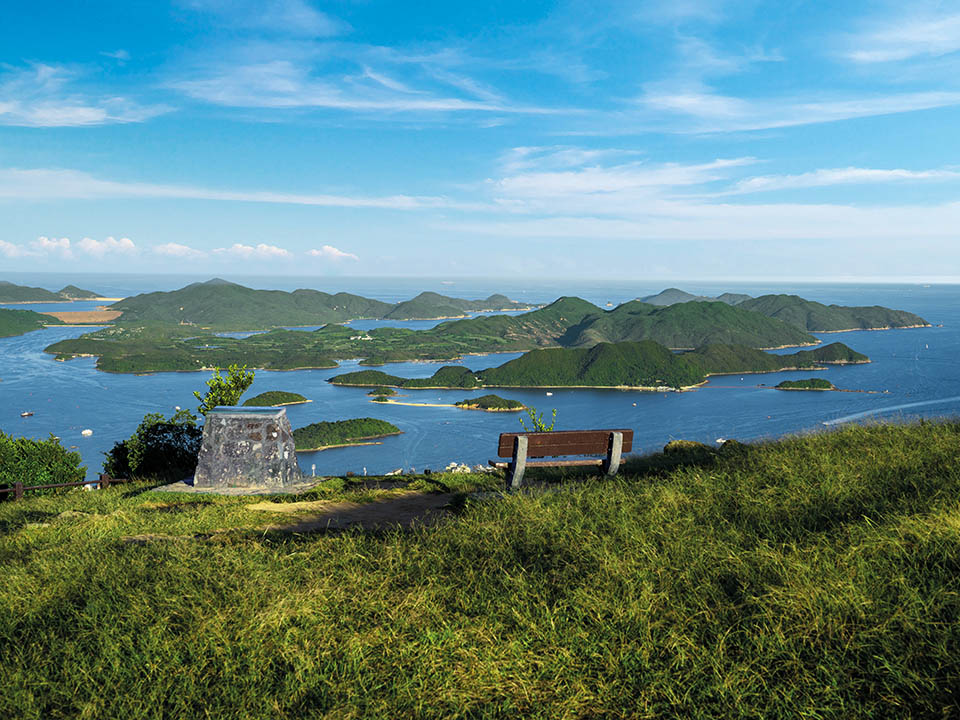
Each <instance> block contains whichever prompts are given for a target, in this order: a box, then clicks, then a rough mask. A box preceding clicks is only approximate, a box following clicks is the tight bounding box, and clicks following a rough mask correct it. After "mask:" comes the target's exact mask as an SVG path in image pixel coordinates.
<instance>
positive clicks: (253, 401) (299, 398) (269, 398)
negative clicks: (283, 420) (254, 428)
mask: <svg viewBox="0 0 960 720" xmlns="http://www.w3.org/2000/svg"><path fill="white" fill-rule="evenodd" d="M307 402H310V401H309V400H307V398H305V397H304V396H303V395H301V394H300V393H294V392H286V391H284V390H268V391H266V392H262V393H260V394H259V395H255V396H254V397H252V398H248V399H247V400H245V401H244V403H243V404H244V405H247V406H250V407H279V406H281V405H299V404H301V403H307Z"/></svg>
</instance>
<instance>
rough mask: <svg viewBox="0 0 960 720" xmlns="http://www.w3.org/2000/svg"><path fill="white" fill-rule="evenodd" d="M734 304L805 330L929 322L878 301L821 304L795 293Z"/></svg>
mask: <svg viewBox="0 0 960 720" xmlns="http://www.w3.org/2000/svg"><path fill="white" fill-rule="evenodd" d="M738 307H740V308H743V309H744V310H752V311H754V312H758V313H761V314H763V315H766V316H768V317H772V318H777V319H778V320H782V321H783V322H785V323H787V324H789V325H793V326H795V327H798V328H803V329H804V330H807V331H808V332H830V331H839V330H881V329H884V330H885V329H887V328H907V327H929V325H930V323H928V322H927V321H926V320H924V319H923V318H922V317H920V316H919V315H914V314H913V313H910V312H906V311H904V310H891V309H890V308H886V307H881V306H879V305H873V306H871V307H846V306H843V305H824V304H823V303H818V302H814V301H813V300H804V299H803V298H802V297H799V296H798V295H762V296H760V297H758V298H751V299H749V300H745V301H743V302H742V303H741V304H740V305H739V306H738Z"/></svg>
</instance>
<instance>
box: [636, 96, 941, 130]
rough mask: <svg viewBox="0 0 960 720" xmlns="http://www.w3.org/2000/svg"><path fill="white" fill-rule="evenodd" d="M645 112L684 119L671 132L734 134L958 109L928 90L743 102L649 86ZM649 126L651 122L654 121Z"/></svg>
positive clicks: (667, 127)
mask: <svg viewBox="0 0 960 720" xmlns="http://www.w3.org/2000/svg"><path fill="white" fill-rule="evenodd" d="M639 104H640V106H641V107H642V108H644V109H645V110H648V111H653V112H660V113H662V114H664V115H666V116H672V117H673V118H676V117H678V116H679V117H681V118H686V120H687V121H688V122H686V123H684V124H680V125H677V124H676V123H675V122H674V123H673V124H670V125H668V124H663V125H662V127H663V129H664V130H668V131H669V130H672V131H675V132H687V133H690V132H736V131H744V130H764V129H771V128H782V127H791V126H797V125H810V124H815V123H827V122H836V121H839V120H850V119H854V118H862V117H873V116H877V115H894V114H897V113H907V112H916V111H918V110H931V109H934V108H943V107H953V106H956V105H960V92H956V91H928V92H912V93H895V94H876V95H861V96H858V97H846V98H828V97H814V96H811V97H793V98H790V97H787V98H784V97H770V98H756V99H744V98H738V97H732V96H727V95H721V94H719V93H715V92H712V91H710V90H708V89H702V88H696V89H691V90H689V91H686V92H684V91H679V92H678V91H675V90H671V89H668V88H665V87H663V86H659V85H658V86H654V87H651V88H649V89H648V91H647V92H646V93H645V94H644V95H643V96H642V97H641V98H640V100H639ZM651 122H653V123H656V121H655V120H654V119H651Z"/></svg>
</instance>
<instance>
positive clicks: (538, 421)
mask: <svg viewBox="0 0 960 720" xmlns="http://www.w3.org/2000/svg"><path fill="white" fill-rule="evenodd" d="M527 415H529V416H530V421H531V423H532V424H533V429H532V430H531V429H530V428H528V427H527V424H526V423H525V422H524V421H523V417H522V416H521V417H520V418H519V420H520V424H521V425H523V429H524V430H526V431H527V432H550V431H551V430H553V426H554V425H556V424H557V409H556V408H554V409H553V421H552V422H551V423H550V424H549V425H547V423H546V422H545V421H544V419H543V413H538V412H537V409H536V408H535V407H533V406H530V407H528V408H527Z"/></svg>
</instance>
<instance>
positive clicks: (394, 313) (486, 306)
mask: <svg viewBox="0 0 960 720" xmlns="http://www.w3.org/2000/svg"><path fill="white" fill-rule="evenodd" d="M523 309H526V306H524V305H521V304H520V303H518V302H514V301H513V300H511V299H510V298H508V297H506V296H505V295H491V296H490V297H488V298H487V299H486V300H463V299H462V298H454V297H447V296H446V295H440V294H439V293H435V292H422V293H420V294H419V295H417V296H416V297H415V298H413V299H411V300H405V301H403V302H401V303H397V305H396V306H395V307H394V308H393V309H392V310H390V311H389V312H388V313H386V314H385V315H384V316H383V317H384V319H387V320H434V319H437V318H459V317H464V316H465V315H466V314H467V313H471V312H480V311H483V310H492V311H497V312H502V311H505V310H507V311H509V310H523Z"/></svg>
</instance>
